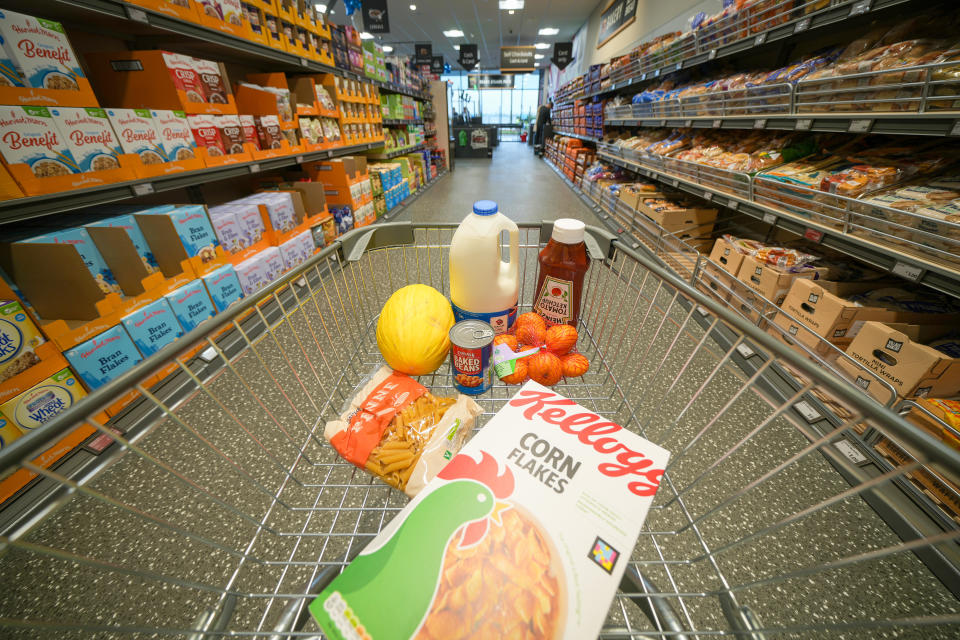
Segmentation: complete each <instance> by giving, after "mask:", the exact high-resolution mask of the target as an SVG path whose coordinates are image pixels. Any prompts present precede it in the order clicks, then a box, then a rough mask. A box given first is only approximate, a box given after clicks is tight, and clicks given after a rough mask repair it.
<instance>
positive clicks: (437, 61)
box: [430, 56, 443, 75]
mask: <svg viewBox="0 0 960 640" xmlns="http://www.w3.org/2000/svg"><path fill="white" fill-rule="evenodd" d="M430 73H435V74H437V75H440V74H441V73H443V56H433V58H431V59H430Z"/></svg>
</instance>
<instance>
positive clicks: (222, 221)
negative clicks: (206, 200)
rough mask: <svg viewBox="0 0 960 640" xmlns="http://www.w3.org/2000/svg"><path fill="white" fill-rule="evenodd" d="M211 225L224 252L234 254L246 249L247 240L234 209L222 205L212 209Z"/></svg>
mask: <svg viewBox="0 0 960 640" xmlns="http://www.w3.org/2000/svg"><path fill="white" fill-rule="evenodd" d="M209 214H210V224H211V225H213V230H214V232H215V233H216V234H217V240H219V241H220V246H221V247H223V250H224V251H229V252H231V253H234V252H236V251H240V250H241V249H244V248H246V247H247V246H248V245H247V244H246V243H245V241H246V238H245V236H244V235H243V231H242V229H241V228H240V224H239V223H238V222H237V216H236V215H235V214H234V211H233V207H231V206H229V205H221V206H219V207H210V209H209Z"/></svg>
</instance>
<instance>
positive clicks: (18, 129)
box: [0, 107, 79, 178]
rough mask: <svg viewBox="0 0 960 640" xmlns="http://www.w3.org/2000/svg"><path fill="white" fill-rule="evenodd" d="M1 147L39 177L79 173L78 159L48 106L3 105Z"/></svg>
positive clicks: (10, 159)
mask: <svg viewBox="0 0 960 640" xmlns="http://www.w3.org/2000/svg"><path fill="white" fill-rule="evenodd" d="M0 151H2V152H3V159H4V160H6V161H7V164H21V163H22V164H26V165H27V166H29V167H30V170H31V171H32V172H33V175H35V176H36V177H38V178H46V177H48V176H65V175H70V174H71V173H77V172H78V171H79V169H78V168H77V163H76V162H75V161H74V159H73V156H72V155H71V153H70V148H69V147H68V146H67V142H66V140H64V137H63V134H62V133H60V130H59V129H57V126H56V124H55V123H54V121H53V117H52V116H51V115H50V111H48V110H47V108H46V107H0Z"/></svg>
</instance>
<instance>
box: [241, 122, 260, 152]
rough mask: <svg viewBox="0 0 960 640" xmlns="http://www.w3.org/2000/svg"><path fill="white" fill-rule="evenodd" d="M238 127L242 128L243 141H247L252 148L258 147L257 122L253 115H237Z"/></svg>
mask: <svg viewBox="0 0 960 640" xmlns="http://www.w3.org/2000/svg"><path fill="white" fill-rule="evenodd" d="M239 118H240V127H241V128H242V129H243V141H244V142H249V143H250V144H252V145H253V148H254V149H257V150H259V149H260V138H259V137H258V136H257V123H256V121H255V120H254V119H253V116H239Z"/></svg>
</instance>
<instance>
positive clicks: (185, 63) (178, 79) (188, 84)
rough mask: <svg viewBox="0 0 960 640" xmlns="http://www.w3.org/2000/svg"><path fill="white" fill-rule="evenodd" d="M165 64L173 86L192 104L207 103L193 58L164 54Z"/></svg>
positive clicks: (176, 54) (178, 54)
mask: <svg viewBox="0 0 960 640" xmlns="http://www.w3.org/2000/svg"><path fill="white" fill-rule="evenodd" d="M163 62H164V64H166V65H167V70H168V71H169V72H170V78H171V79H172V80H173V86H174V87H176V89H177V90H178V91H183V92H184V93H185V94H186V95H187V100H188V101H190V102H206V101H207V96H206V94H205V93H204V90H203V81H202V80H201V79H200V74H199V73H197V69H196V67H195V66H194V64H193V58H191V57H190V56H185V55H183V54H180V53H170V52H168V51H164V52H163Z"/></svg>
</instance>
